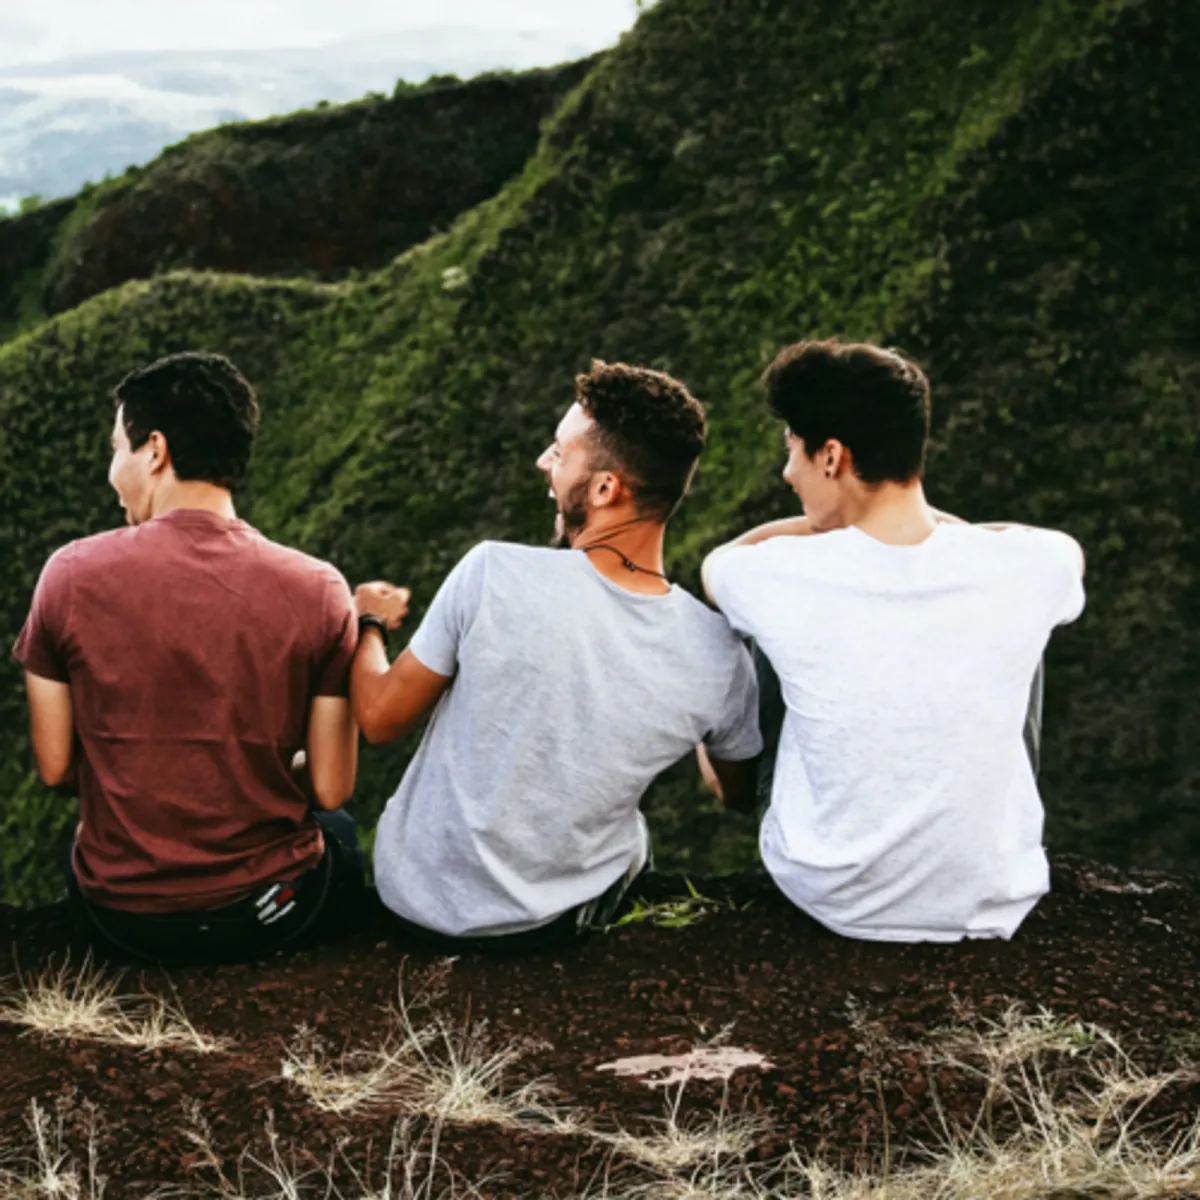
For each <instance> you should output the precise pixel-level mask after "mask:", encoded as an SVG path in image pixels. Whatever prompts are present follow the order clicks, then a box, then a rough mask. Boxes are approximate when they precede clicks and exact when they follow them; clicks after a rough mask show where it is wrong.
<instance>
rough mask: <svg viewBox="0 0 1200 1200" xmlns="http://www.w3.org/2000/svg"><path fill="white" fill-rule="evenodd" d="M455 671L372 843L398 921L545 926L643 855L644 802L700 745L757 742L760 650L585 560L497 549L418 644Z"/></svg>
mask: <svg viewBox="0 0 1200 1200" xmlns="http://www.w3.org/2000/svg"><path fill="white" fill-rule="evenodd" d="M410 648H411V650H412V652H413V653H414V654H415V655H416V657H417V658H418V659H419V660H420V661H421V662H422V663H424V664H425V666H427V667H429V669H430V670H432V671H436V672H438V674H440V675H449V676H453V677H454V680H453V682H452V683H451V684H450V686H449V688H448V689H447V691H446V693H445V695H444V696H443V697H442V699H441V702H440V703H439V704H438V707H437V709H436V710H435V711H434V714H433V717H432V719H431V720H430V723H429V727H428V729H427V730H426V731H425V736H424V738H423V739H422V741H421V746H420V749H419V750H418V751H417V754H416V757H415V758H414V759H413V761H412V762H411V764H410V765H409V768H408V770H407V771H406V772H405V775H404V778H403V780H401V783H400V787H399V789H398V790H397V791H396V794H395V795H394V796H393V797H392V798H391V800H389V801H388V805H387V809H386V811H385V812H384V814H383V817H382V818H381V820H380V822H379V830H378V833H377V835H376V840H375V881H376V885H377V886H378V888H379V895H380V897H381V898H382V900H383V902H384V903H385V904H386V905H387V906H388V907H389V908H390V909H392V910H393V911H394V912H397V913H399V914H400V915H401V916H402V917H405V918H407V919H408V920H410V921H414V922H416V923H417V924H419V925H422V926H425V927H426V928H428V929H434V930H437V931H439V932H441V933H446V934H452V935H466V934H477V935H492V934H503V933H512V932H516V931H519V930H525V929H533V928H536V927H537V926H539V925H543V924H545V923H546V922H548V921H551V920H553V919H554V918H555V917H557V916H560V915H561V914H562V913H564V912H566V911H568V910H569V909H572V908H574V907H576V906H577V905H580V904H585V903H587V902H588V901H590V900H593V899H595V898H596V897H597V896H599V895H601V894H602V893H603V892H604V891H606V890H607V889H608V888H609V887H611V886H612V885H613V884H614V883H615V882H616V881H617V880H618V879H620V878H621V877H622V876H623V875H625V874H627V873H628V872H630V871H631V870H635V869H637V868H638V867H640V865H641V864H643V863H644V862H645V861H646V858H647V856H648V852H649V845H648V837H647V833H646V827H645V823H644V821H643V820H642V818H641V814H640V813H639V812H638V802H639V801H640V800H641V797H642V795H643V793H644V792H645V791H646V788H647V787H648V786H649V785H650V783H651V782H652V781H653V779H654V778H655V776H657V775H658V774H659V773H660V772H661V771H663V770H665V769H666V768H667V767H669V766H670V765H671V764H672V763H675V762H677V761H679V759H681V758H683V757H684V756H685V755H687V754H688V753H689V752H690V751H691V750H692V749H693V747H695V746H696V744H697V743H699V742H703V743H704V744H705V745H706V746H707V747H708V748H709V750H710V751H711V752H712V753H713V755H715V756H716V757H718V758H723V759H726V760H729V761H739V760H742V759H747V758H753V757H754V756H755V755H756V754H758V753H759V751H760V750H761V749H762V740H761V738H760V737H759V732H758V715H757V707H758V697H757V686H756V683H755V678H754V670H753V667H752V665H751V662H750V658H749V655H748V654H747V653H746V650H745V649H744V647H743V646H742V644H741V642H740V641H739V640H738V638H737V636H736V635H735V634H734V633H733V631H732V630H731V629H730V628H729V625H728V624H727V623H726V621H725V619H724V617H722V616H720V615H719V614H717V613H714V612H713V611H711V610H710V609H709V608H707V607H705V606H704V605H703V604H701V603H700V602H699V601H698V600H696V599H695V598H694V597H693V596H691V595H689V594H688V593H687V592H685V591H683V590H682V589H681V588H678V587H673V588H672V589H671V591H670V593H669V594H667V595H665V596H641V595H635V594H633V593H631V592H627V591H625V590H624V589H623V588H620V587H618V586H617V585H616V584H614V583H612V582H611V581H609V580H607V579H605V578H604V576H602V575H601V574H600V573H599V572H598V571H596V569H595V568H594V567H593V566H592V564H591V562H590V561H589V559H588V556H587V555H585V554H583V553H580V552H577V551H568V550H548V549H537V548H532V547H528V546H515V545H508V544H506V543H501V542H484V543H483V544H481V545H479V546H476V547H475V549H474V550H472V551H471V552H470V553H469V554H467V555H466V557H465V558H463V560H462V561H461V562H460V563H459V564H458V566H456V567H455V568H454V570H453V571H452V572H451V573H450V575H449V577H448V578H447V579H446V581H445V583H444V584H443V585H442V587H441V590H440V591H439V592H438V594H437V596H436V597H435V598H434V601H433V604H432V606H431V607H430V609H429V612H428V614H427V616H426V618H425V620H424V622H423V623H422V625H421V628H420V629H419V630H418V631H417V633H416V635H415V636H414V637H413V639H412V642H411V645H410Z"/></svg>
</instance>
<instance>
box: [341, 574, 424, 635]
mask: <svg viewBox="0 0 1200 1200" xmlns="http://www.w3.org/2000/svg"><path fill="white" fill-rule="evenodd" d="M411 598H412V592H410V591H409V590H408V588H402V587H392V585H391V584H390V583H384V582H383V581H382V580H379V581H377V582H376V583H360V584H359V585H358V587H357V588H355V590H354V608H355V610H356V612H357V614H358V615H359V616H360V617H364V616H366V615H367V614H368V613H370V614H371V616H373V617H379V618H380V619H381V620H383V621H386V622H387V627H388V628H389V629H399V628H400V622H401V621H403V620H404V618H405V617H407V616H408V602H409V600H410V599H411Z"/></svg>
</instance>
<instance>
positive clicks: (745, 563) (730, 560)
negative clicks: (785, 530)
mask: <svg viewBox="0 0 1200 1200" xmlns="http://www.w3.org/2000/svg"><path fill="white" fill-rule="evenodd" d="M764 544H765V543H764ZM761 559H762V545H757V546H735V547H734V548H733V549H731V550H723V551H722V552H721V553H720V554H716V555H714V556H713V557H712V559H711V560H710V561H709V564H708V569H707V571H706V572H705V582H706V583H707V585H708V590H709V592H710V593H711V595H712V598H713V600H714V602H715V603H716V605H717V607H718V608H719V609H720V610H721V612H723V613H724V614H725V619H726V620H727V621H728V622H729V624H730V625H732V626H733V628H734V629H736V630H737V632H738V633H740V634H742V635H744V636H746V637H758V636H759V634H760V631H759V630H758V628H756V626H757V621H756V620H755V608H756V605H755V598H756V597H757V596H760V595H761V594H762V593H761V588H760V586H759V585H758V584H757V583H756V579H757V576H758V570H757V567H758V564H759V562H760V561H761Z"/></svg>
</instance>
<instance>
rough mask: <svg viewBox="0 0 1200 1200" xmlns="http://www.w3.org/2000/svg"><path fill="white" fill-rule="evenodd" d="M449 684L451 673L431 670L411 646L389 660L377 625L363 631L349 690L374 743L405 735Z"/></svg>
mask: <svg viewBox="0 0 1200 1200" xmlns="http://www.w3.org/2000/svg"><path fill="white" fill-rule="evenodd" d="M449 686H450V679H449V678H448V677H447V676H445V675H439V674H438V673H437V672H436V671H431V670H430V669H429V668H428V667H427V666H425V664H424V663H423V662H421V660H420V659H419V658H417V656H416V655H415V654H414V653H413V652H412V651H411V650H407V649H406V650H405V651H404V653H403V654H401V655H400V657H399V658H398V659H396V661H395V662H394V663H392V664H391V665H390V666H389V665H388V658H387V651H386V650H385V649H384V647H383V638H382V637H381V636H380V634H379V631H378V630H376V629H371V628H367V629H365V630H364V631H363V636H362V639H361V640H360V642H359V645H358V653H357V654H356V655H355V656H354V666H353V667H352V668H351V671H350V696H351V698H352V700H353V702H354V715H355V717H356V718H357V720H358V724H359V727H360V728H361V729H362V731H363V736H364V737H365V738H366V739H367V741H368V742H370V743H371V744H372V745H379V744H381V743H384V742H394V741H396V739H397V738H401V737H403V736H404V735H405V734H406V733H408V731H409V730H410V729H412V728H413V727H414V726H415V725H416V724H417V723H418V722H419V721H420V720H421V718H422V717H424V716H425V714H426V713H428V712H430V711H431V710H432V709H433V707H434V705H435V704H437V702H438V701H439V700H440V699H441V698H442V694H443V693H444V692H445V690H446V689H447V688H448V687H449Z"/></svg>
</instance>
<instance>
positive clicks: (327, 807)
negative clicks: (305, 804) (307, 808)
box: [313, 785, 354, 812]
mask: <svg viewBox="0 0 1200 1200" xmlns="http://www.w3.org/2000/svg"><path fill="white" fill-rule="evenodd" d="M353 795H354V788H353V786H351V787H336V788H335V787H317V786H315V785H314V786H313V800H314V801H315V802H316V805H317V807H318V808H319V809H321V810H322V811H323V812H337V810H338V809H339V808H342V807H343V806H345V805H346V804H347V803H349V800H350V797H351V796H353Z"/></svg>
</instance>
